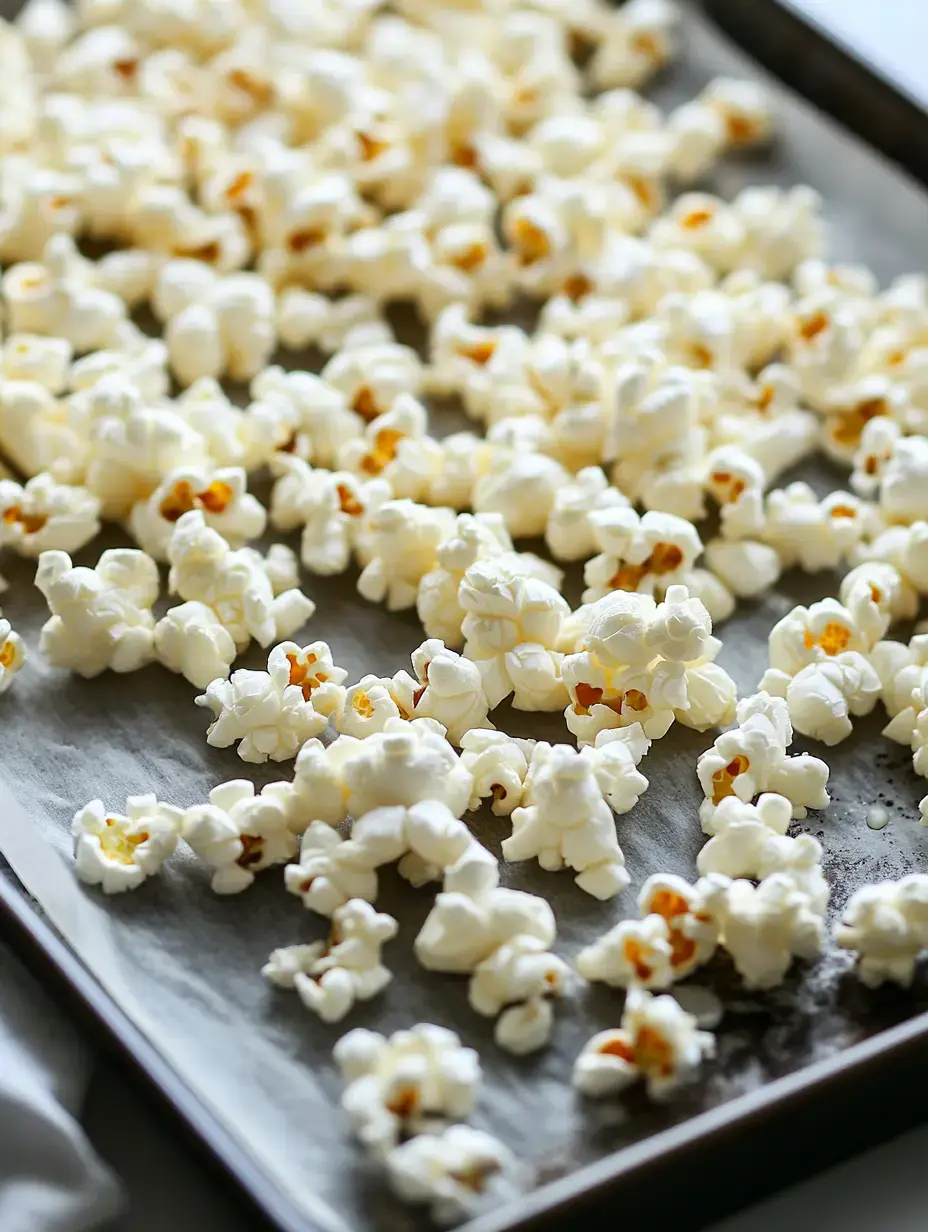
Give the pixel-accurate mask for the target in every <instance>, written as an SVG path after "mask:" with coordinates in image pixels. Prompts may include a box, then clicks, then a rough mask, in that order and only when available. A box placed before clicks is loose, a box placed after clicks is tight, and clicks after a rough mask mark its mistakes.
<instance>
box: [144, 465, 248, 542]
mask: <svg viewBox="0 0 928 1232" xmlns="http://www.w3.org/2000/svg"><path fill="white" fill-rule="evenodd" d="M247 489H248V479H247V476H246V475H245V472H244V471H243V470H242V469H241V468H240V467H220V468H218V469H216V470H213V471H203V470H196V469H189V470H188V469H181V470H175V471H172V472H171V473H170V474H169V475H167V476H166V477H165V479H164V480H163V481H162V482H161V483H160V484H159V485H158V487H157V488H155V490H154V492H152V494H151V496H149V498H148V499H147V500H146V501H140V502H139V503H138V504H137V505H135V506H134V507H133V509H132V512H131V513H130V514H129V531H130V532H131V534H132V536H133V537H134V538H135V540H136V542H137V543H138V545H139V547H141V549H142V550H143V551H144V552H147V553H148V555H149V556H151V557H153V558H154V559H155V560H161V561H164V560H167V559H168V546H169V544H170V542H171V537H172V535H173V534H174V527H175V525H176V524H177V522H178V520H179V519H180V518H182V517H183V515H184V514H185V513H189V512H190V510H191V509H198V510H200V512H201V513H202V514H203V520H204V523H205V525H207V526H209V527H212V529H214V530H216V531H218V532H219V534H220V535H222V537H223V538H224V539H225V540H226V541H227V542H228V543H229V545H230V546H231V547H240V546H242V545H243V544H245V543H247V542H248V540H249V539H257V538H258V537H259V536H260V535H263V534H264V528H265V526H266V525H267V512H266V510H265V508H264V506H263V505H262V504H261V502H260V501H259V500H258V499H257V498H256V497H254V496H252V495H251V494H250V493H249V492H248V490H247Z"/></svg>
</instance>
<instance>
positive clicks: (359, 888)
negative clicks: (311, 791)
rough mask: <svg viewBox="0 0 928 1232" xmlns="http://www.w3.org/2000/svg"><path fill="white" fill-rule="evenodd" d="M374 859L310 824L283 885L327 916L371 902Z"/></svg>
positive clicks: (316, 823) (324, 824) (322, 824)
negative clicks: (354, 903) (348, 905)
mask: <svg viewBox="0 0 928 1232" xmlns="http://www.w3.org/2000/svg"><path fill="white" fill-rule="evenodd" d="M305 747H306V748H309V747H310V746H309V745H306V746H305ZM374 860H375V855H374V853H373V852H369V851H367V850H359V849H358V846H357V844H352V843H351V842H350V841H346V840H345V839H343V838H342V837H341V836H340V835H339V834H338V832H337V831H335V830H333V829H332V828H331V826H329V825H328V823H327V822H325V821H313V822H311V823H310V825H309V826H307V828H306V831H305V832H304V834H303V838H302V840H301V843H300V859H299V863H297V864H288V865H287V867H286V868H285V869H284V884H285V886H286V888H287V890H288V891H289V893H291V894H295V895H297V896H298V897H299V898H300V899H302V902H303V906H304V907H306V908H307V910H311V911H316V912H318V913H319V914H320V915H327V916H330V915H333V914H334V913H335V912H336V911H337V910H339V909H340V908H342V907H344V906H345V904H346V903H348V902H351V901H352V900H357V899H363V900H365V901H366V902H373V901H374V899H375V898H376V897H377V873H376V871H375V867H376V866H375V864H374V862H373V861H374Z"/></svg>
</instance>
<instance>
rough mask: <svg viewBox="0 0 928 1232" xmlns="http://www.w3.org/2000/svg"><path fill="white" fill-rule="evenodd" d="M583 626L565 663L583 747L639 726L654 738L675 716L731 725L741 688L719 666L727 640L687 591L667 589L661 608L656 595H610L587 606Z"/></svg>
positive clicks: (701, 724) (570, 722) (704, 725)
mask: <svg viewBox="0 0 928 1232" xmlns="http://www.w3.org/2000/svg"><path fill="white" fill-rule="evenodd" d="M581 610H583V609H581ZM582 628H583V631H582V633H581V635H580V636H579V637H578V638H577V647H578V648H577V651H576V653H574V654H569V655H567V656H566V657H565V658H564V660H563V662H562V664H561V673H562V676H563V679H564V683H565V685H566V687H567V690H568V692H569V693H570V699H571V704H570V705H569V706H568V707H567V709H566V711H565V718H566V720H567V726H568V728H569V729H570V730H571V732H573V734H574V735H575V736H576V737H577V740H578V742H579V743H580V744H581V745H585V744H593V743H595V740H596V738H597V736H598V735H599V734H600V733H601V732H604V731H608V730H610V729H613V728H620V727H624V726H627V725H629V724H634V723H639V724H640V725H641V727H642V729H643V731H644V733H645V735H646V736H648V738H649V739H651V740H656V739H659V738H660V737H661V736H663V735H665V734H666V732H667V730H668V729H669V728H670V727H671V725H672V724H673V722H674V720H675V719H679V721H680V722H682V723H684V724H685V725H686V726H688V727H694V728H696V730H698V731H705V730H707V729H708V728H710V727H714V726H719V725H722V724H725V723H729V722H731V719H732V717H733V714H734V705H735V698H736V696H737V693H736V688H735V683H734V681H733V680H732V679H731V677H730V676H729V675H728V673H727V672H725V671H724V670H723V669H722V668H721V667H719V666H718V665H717V664H716V663H715V661H714V660H715V657H716V655H717V654H718V652H719V650H720V648H721V642H720V641H719V640H718V638H715V637H713V636H712V620H711V618H710V616H709V613H708V611H707V610H706V608H705V606H704V604H703V603H702V602H701V601H700V600H699V599H696V598H692V597H690V595H689V592H688V591H687V589H686V587H685V586H676V585H675V586H671V587H669V588H668V590H667V592H666V596H665V598H664V600H663V602H661V603H659V604H658V603H656V602H655V601H654V599H653V598H652V597H651V596H650V595H643V594H642V595H639V594H634V593H630V592H626V591H617V592H615V593H611V594H608V595H605V596H603V598H601V599H599V600H597V601H596V602H595V603H594V604H592V605H591V606H590V607H589V608H588V609H586V612H585V618H584V620H583V622H582Z"/></svg>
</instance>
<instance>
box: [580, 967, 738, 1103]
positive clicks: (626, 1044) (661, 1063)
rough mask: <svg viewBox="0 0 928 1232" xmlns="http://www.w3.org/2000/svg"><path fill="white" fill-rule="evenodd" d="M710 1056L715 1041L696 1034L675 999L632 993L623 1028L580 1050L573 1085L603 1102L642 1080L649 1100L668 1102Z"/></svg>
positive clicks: (689, 1017)
mask: <svg viewBox="0 0 928 1232" xmlns="http://www.w3.org/2000/svg"><path fill="white" fill-rule="evenodd" d="M714 1053H715V1038H714V1037H713V1036H712V1034H711V1033H710V1032H708V1031H700V1030H699V1029H698V1027H697V1025H696V1019H695V1018H694V1017H693V1015H692V1014H688V1013H686V1011H685V1010H684V1009H683V1008H682V1006H681V1005H680V1004H679V1002H677V1001H675V1000H674V998H673V997H671V996H669V995H668V994H664V995H663V996H660V997H655V996H652V994H651V993H649V992H646V991H645V990H644V989H642V988H631V989H629V991H628V993H627V994H626V997H625V1008H624V1010H623V1011H622V1023H621V1026H620V1027H618V1028H617V1029H615V1030H611V1031H600V1032H599V1034H598V1035H594V1036H593V1038H592V1039H591V1040H589V1041H588V1042H587V1043H586V1044H585V1045H584V1047H583V1051H582V1052H581V1053H580V1055H579V1057H577V1060H576V1061H575V1062H574V1070H573V1083H574V1086H575V1087H576V1088H577V1090H578V1091H580V1092H582V1094H584V1095H587V1096H590V1097H591V1098H594V1099H601V1098H603V1097H604V1096H607V1095H618V1094H621V1092H623V1091H624V1090H626V1088H628V1087H630V1086H632V1085H633V1084H634V1083H635V1082H638V1081H640V1080H642V1079H643V1080H644V1082H645V1083H646V1085H647V1091H648V1095H649V1096H650V1098H651V1099H655V1100H662V1099H667V1098H668V1097H670V1096H672V1095H673V1093H674V1091H675V1090H676V1089H677V1088H678V1087H680V1086H682V1085H683V1084H684V1083H686V1082H690V1081H692V1080H693V1078H694V1077H695V1076H696V1074H697V1073H698V1071H699V1069H700V1067H701V1065H702V1063H703V1061H704V1060H706V1059H707V1058H708V1057H711V1056H713V1055H714Z"/></svg>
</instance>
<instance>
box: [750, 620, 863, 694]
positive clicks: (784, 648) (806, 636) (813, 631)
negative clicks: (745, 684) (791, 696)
mask: <svg viewBox="0 0 928 1232" xmlns="http://www.w3.org/2000/svg"><path fill="white" fill-rule="evenodd" d="M768 641H769V647H770V667H771V669H772V670H773V671H776V672H782V673H785V674H786V675H787V676H794V675H795V674H796V673H797V672H799V671H801V670H802V668H803V667H805V666H807V665H808V664H810V663H822V662H825V661H827V660H828V659H830V658H834V657H835V656H836V655H840V654H844V653H846V652H851V651H858V652H865V651H867V650H868V649H869V646H868V644H867V642H866V640H865V639H864V636H863V634H862V633H861V632H860V630H859V629H858V628H857V627H856V626H855V624H854V619H853V617H852V616H851V613H850V612H849V611H848V610H847V608H846V607H843V606H842V605H841V604H840V603H839V602H838V601H837V599H821V600H819V602H818V603H813V604H812V605H811V606H810V607H807V608H806V607H801V606H799V607H794V608H793V610H792V611H791V612H789V613H787V615H786V616H784V617H783V618H782V619H781V620H778V621H777V623H776V624H775V625H774V626H773V628H772V629H771V631H770V636H769V639H768ZM762 687H763V686H762Z"/></svg>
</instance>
